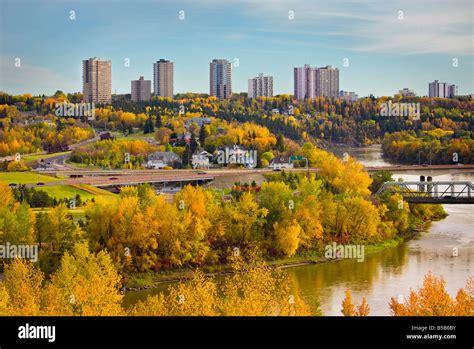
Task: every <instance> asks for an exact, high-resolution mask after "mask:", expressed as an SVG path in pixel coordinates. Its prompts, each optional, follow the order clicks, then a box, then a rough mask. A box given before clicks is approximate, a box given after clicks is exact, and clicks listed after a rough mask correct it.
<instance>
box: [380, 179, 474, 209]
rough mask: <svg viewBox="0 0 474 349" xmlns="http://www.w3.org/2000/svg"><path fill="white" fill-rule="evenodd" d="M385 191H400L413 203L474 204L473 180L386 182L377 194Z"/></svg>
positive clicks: (405, 198) (404, 197)
mask: <svg viewBox="0 0 474 349" xmlns="http://www.w3.org/2000/svg"><path fill="white" fill-rule="evenodd" d="M385 192H391V193H395V192H398V193H400V194H401V195H402V196H403V200H405V201H407V202H409V203H413V204H474V185H473V184H472V183H471V182H454V181H438V182H432V181H428V182H425V181H418V182H386V183H384V184H383V185H382V186H381V187H380V189H379V190H378V191H377V193H376V195H377V196H380V195H382V194H383V193H385Z"/></svg>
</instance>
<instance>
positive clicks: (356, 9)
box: [0, 0, 474, 96]
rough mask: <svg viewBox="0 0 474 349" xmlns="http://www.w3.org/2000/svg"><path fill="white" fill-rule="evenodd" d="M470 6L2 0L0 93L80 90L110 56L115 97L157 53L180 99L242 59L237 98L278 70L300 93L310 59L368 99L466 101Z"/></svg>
mask: <svg viewBox="0 0 474 349" xmlns="http://www.w3.org/2000/svg"><path fill="white" fill-rule="evenodd" d="M473 6H474V5H473V2H472V1H469V0H449V1H438V0H409V1H408V0H407V1H405V0H403V1H391V0H388V1H375V0H371V1H354V0H342V1H333V0H329V1H327V0H324V1H320V0H271V1H270V0H199V1H197V0H173V1H171V0H169V1H168V0H155V1H151V0H136V1H132V0H129V1H112V0H94V1H92V0H81V1H71V0H48V1H41V0H37V1H31V0H0V90H2V91H5V92H8V93H13V94H19V93H33V94H39V93H45V94H51V93H54V92H55V91H56V90H63V91H65V92H75V91H81V89H82V80H81V79H82V76H81V61H82V59H87V58H89V57H99V58H102V59H110V60H112V90H113V91H114V92H117V93H130V80H132V79H137V78H138V77H139V76H141V75H143V76H144V77H145V78H146V79H152V63H153V62H154V61H156V60H158V59H160V58H165V59H169V60H171V61H173V62H174V64H175V71H174V74H175V82H174V83H175V93H177V92H206V93H208V91H209V62H210V61H211V60H212V59H213V58H227V59H229V60H231V61H233V60H234V59H238V62H239V66H238V67H234V70H233V88H234V91H236V92H241V91H246V90H247V79H249V78H251V77H253V76H256V75H257V74H258V73H260V72H262V73H264V74H265V75H273V77H274V93H275V94H280V93H293V67H295V66H302V65H304V64H305V63H306V64H311V65H312V66H325V65H332V66H336V67H338V68H339V69H340V88H341V89H343V90H347V91H355V92H356V93H358V94H359V95H360V96H365V95H368V94H370V93H373V94H375V95H393V94H394V93H395V92H397V91H398V90H399V89H401V88H403V87H409V88H412V89H414V90H415V92H417V93H418V94H419V95H426V94H427V89H428V82H429V81H433V80H435V79H438V80H440V81H447V82H450V83H456V84H457V85H458V86H459V93H460V94H468V93H473V92H474V82H473V76H474V39H473V35H474V34H473V13H474V8H473ZM70 11H75V17H76V18H75V20H71V19H70ZM180 11H184V15H185V18H184V20H180V19H179V14H180ZM291 11H292V12H291ZM400 11H402V12H400ZM16 58H20V60H21V66H20V67H15V59H16ZM344 58H347V59H348V62H349V66H348V67H344V66H343V62H344ZM454 58H456V59H457V61H458V67H453V59H454ZM125 59H129V60H130V67H126V66H125V65H124V62H125Z"/></svg>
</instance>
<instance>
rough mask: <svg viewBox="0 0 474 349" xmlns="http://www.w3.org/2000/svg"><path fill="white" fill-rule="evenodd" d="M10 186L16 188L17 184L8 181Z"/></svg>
mask: <svg viewBox="0 0 474 349" xmlns="http://www.w3.org/2000/svg"><path fill="white" fill-rule="evenodd" d="M8 185H9V186H10V187H11V188H16V187H17V186H18V184H16V183H9V184H8Z"/></svg>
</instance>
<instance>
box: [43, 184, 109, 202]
mask: <svg viewBox="0 0 474 349" xmlns="http://www.w3.org/2000/svg"><path fill="white" fill-rule="evenodd" d="M36 190H43V191H45V192H46V193H48V195H49V196H52V197H55V198H56V199H62V198H73V197H75V196H76V195H77V194H79V195H80V196H81V199H82V200H83V201H86V200H90V199H92V198H97V197H98V196H100V197H103V198H105V199H106V200H109V199H114V198H116V197H117V195H115V194H112V193H110V192H108V191H106V190H103V189H99V188H95V187H92V186H89V185H85V184H79V185H75V186H72V185H54V186H44V187H37V188H36Z"/></svg>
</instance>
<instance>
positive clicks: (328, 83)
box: [315, 65, 339, 97]
mask: <svg viewBox="0 0 474 349" xmlns="http://www.w3.org/2000/svg"><path fill="white" fill-rule="evenodd" d="M315 80H316V92H315V94H316V96H323V97H337V96H338V95H339V69H337V68H333V67H331V66H330V65H327V66H325V67H322V68H318V69H316V77H315Z"/></svg>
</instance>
